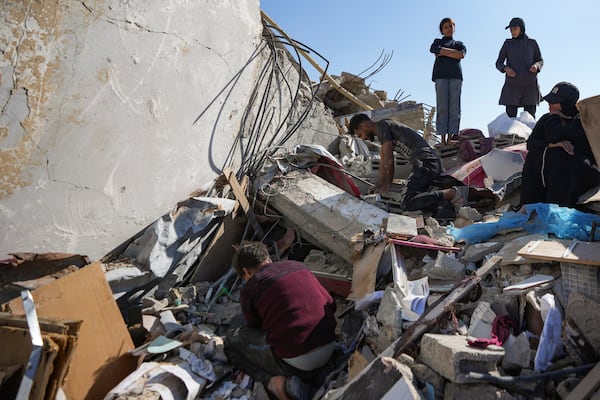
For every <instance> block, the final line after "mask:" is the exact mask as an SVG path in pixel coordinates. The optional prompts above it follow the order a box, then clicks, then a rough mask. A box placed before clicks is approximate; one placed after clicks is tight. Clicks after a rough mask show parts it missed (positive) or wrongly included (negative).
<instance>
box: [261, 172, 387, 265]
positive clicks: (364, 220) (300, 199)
mask: <svg viewBox="0 0 600 400" xmlns="http://www.w3.org/2000/svg"><path fill="white" fill-rule="evenodd" d="M273 189H274V190H275V192H276V194H274V195H272V196H271V197H269V200H268V202H269V205H270V206H273V207H274V208H276V209H277V210H278V211H279V212H280V213H281V214H282V215H284V216H285V217H287V218H289V219H290V220H291V221H292V222H293V223H294V224H295V225H296V226H297V227H298V229H299V230H300V231H301V233H302V235H303V236H304V237H306V238H307V239H308V240H309V241H311V242H313V243H315V244H318V245H319V246H320V247H323V248H326V249H327V250H329V251H332V252H333V253H335V254H337V255H338V256H340V257H342V258H344V259H345V260H347V261H350V262H353V260H354V259H355V258H356V256H358V255H359V253H360V251H361V250H362V246H359V247H358V249H357V247H356V244H355V243H353V240H352V239H353V237H354V236H355V235H357V234H360V233H363V232H364V231H365V230H372V231H373V232H378V231H380V230H381V229H385V227H386V223H387V222H386V221H387V218H388V213H387V212H386V211H384V210H382V209H380V208H378V207H376V206H374V205H372V204H369V203H367V202H365V201H362V200H360V199H358V198H356V197H354V196H352V195H350V194H348V193H346V192H345V191H343V190H342V189H340V188H338V187H337V186H335V185H332V184H330V183H329V182H327V181H325V180H324V179H322V178H320V177H318V176H316V175H314V174H311V173H309V172H305V171H301V170H297V171H292V172H290V173H289V174H287V175H286V177H285V179H282V180H280V181H279V182H277V183H274V184H273Z"/></svg>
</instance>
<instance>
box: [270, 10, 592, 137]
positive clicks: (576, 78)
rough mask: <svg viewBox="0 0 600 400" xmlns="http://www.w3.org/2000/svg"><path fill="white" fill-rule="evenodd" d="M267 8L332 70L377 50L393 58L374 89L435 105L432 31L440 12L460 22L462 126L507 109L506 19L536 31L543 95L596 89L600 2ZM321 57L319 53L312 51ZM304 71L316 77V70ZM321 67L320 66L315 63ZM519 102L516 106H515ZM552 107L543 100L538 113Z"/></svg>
mask: <svg viewBox="0 0 600 400" xmlns="http://www.w3.org/2000/svg"><path fill="white" fill-rule="evenodd" d="M260 3H261V9H262V10H263V11H264V12H265V13H267V15H269V16H270V17H271V18H272V19H273V20H274V21H275V22H276V23H277V24H278V25H279V26H280V27H281V28H282V29H283V30H284V31H285V32H286V33H287V34H288V35H289V36H290V37H292V38H293V39H295V40H297V41H299V42H302V43H304V44H306V45H307V46H309V47H311V48H313V49H314V50H315V51H317V52H319V53H320V54H321V55H323V56H324V57H325V58H327V59H328V61H329V69H328V73H329V74H331V75H339V74H340V73H341V72H342V71H346V72H351V73H355V74H357V73H360V72H362V71H363V70H364V69H366V68H367V67H369V66H370V65H371V64H372V63H373V62H375V60H376V59H377V58H378V57H379V55H380V54H381V52H382V51H385V53H391V52H392V51H393V57H392V59H391V61H390V62H389V64H388V65H387V66H386V67H385V69H384V70H383V71H381V72H379V73H378V74H376V75H374V76H373V77H371V78H369V79H368V80H367V84H368V85H369V86H370V87H371V89H373V90H385V91H387V93H388V97H393V96H394V95H395V94H396V93H397V92H398V90H401V91H403V92H404V94H405V95H410V96H409V97H408V100H414V101H416V102H419V103H426V104H430V105H433V106H435V90H434V86H433V85H434V84H433V82H432V81H431V70H432V67H433V62H434V56H433V55H432V54H431V53H430V52H429V47H430V45H431V43H432V42H433V39H435V38H436V37H440V33H439V29H438V25H439V22H440V20H441V19H442V18H444V17H452V18H454V20H455V22H456V32H455V34H454V38H455V39H456V40H461V41H463V42H464V43H465V45H466V47H467V55H466V57H465V58H464V59H463V60H462V67H463V76H464V81H463V89H462V119H461V129H464V128H478V129H481V130H482V131H483V132H484V134H486V135H487V124H488V123H489V122H491V121H492V120H494V119H495V118H496V117H497V116H498V115H500V114H501V113H503V112H504V107H503V106H500V105H498V98H499V97H500V90H501V88H502V84H503V82H504V75H503V74H501V73H499V72H498V71H497V70H496V68H495V62H496V58H497V57H498V51H499V50H500V47H501V46H502V43H503V42H504V40H505V39H507V38H509V37H510V32H509V30H505V29H504V28H505V27H506V26H507V25H508V22H509V21H510V19H511V18H512V17H521V18H523V19H524V20H525V30H526V33H527V34H528V35H529V36H530V37H531V38H533V39H536V40H537V42H538V44H539V46H540V49H541V51H542V57H543V58H544V68H543V69H542V71H541V72H540V74H539V75H538V81H539V84H540V89H541V91H542V95H545V94H546V93H548V92H549V91H550V89H552V86H553V85H554V84H555V83H557V82H560V81H570V82H572V83H574V84H575V85H576V86H577V87H578V88H579V90H580V93H581V96H580V99H584V98H587V97H592V96H596V95H600V72H599V71H600V42H599V41H598V39H597V38H596V36H598V32H597V31H596V29H597V26H599V25H600V23H599V22H598V21H599V18H600V3H598V2H597V1H596V0H594V1H592V0H572V1H556V0H548V1H534V0H532V1H523V0H520V1H513V0H504V1H501V2H496V1H492V2H490V1H481V0H479V1H475V0H471V1H467V0H465V1H460V0H456V1H438V0H430V1H423V0H421V1H406V2H405V1H399V0H387V1H383V0H372V1H369V2H366V1H357V0H344V1H342V0H303V1H285V0H260ZM314 58H315V60H318V57H316V56H315V57H314ZM306 65H307V70H308V71H309V74H310V75H311V77H313V79H316V77H317V76H318V75H316V72H314V70H313V71H311V70H310V69H309V68H311V67H310V65H309V64H308V63H306ZM321 65H322V66H325V64H324V63H323V62H321ZM521 111H522V109H519V112H521ZM547 111H548V104H547V103H546V102H542V103H540V105H539V107H538V112H537V115H536V116H537V118H539V117H540V116H542V115H543V114H544V113H546V112H547Z"/></svg>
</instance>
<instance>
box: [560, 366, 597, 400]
mask: <svg viewBox="0 0 600 400" xmlns="http://www.w3.org/2000/svg"><path fill="white" fill-rule="evenodd" d="M599 388H600V363H598V364H596V366H595V367H594V368H593V369H592V370H591V371H590V372H588V374H587V375H586V376H585V377H584V378H583V379H582V380H581V382H579V384H578V385H577V386H575V389H573V391H572V392H571V393H569V395H568V396H567V399H566V400H579V399H589V398H590V396H591V395H592V394H594V392H596V391H598V389H599Z"/></svg>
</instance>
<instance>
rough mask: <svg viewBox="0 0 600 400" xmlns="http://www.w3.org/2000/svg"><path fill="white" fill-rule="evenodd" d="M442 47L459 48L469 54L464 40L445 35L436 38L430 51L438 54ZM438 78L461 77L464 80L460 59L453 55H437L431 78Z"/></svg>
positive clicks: (433, 79)
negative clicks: (460, 40)
mask: <svg viewBox="0 0 600 400" xmlns="http://www.w3.org/2000/svg"><path fill="white" fill-rule="evenodd" d="M442 47H446V48H449V49H454V50H458V51H460V52H462V53H463V55H464V54H467V48H466V47H465V45H464V44H463V42H459V41H457V40H454V39H452V38H448V37H445V36H444V37H442V38H440V39H435V40H434V41H433V43H432V44H431V48H430V49H429V51H430V52H432V53H433V54H435V55H438V54H440V51H441V50H442ZM436 79H460V80H461V81H462V79H463V75H462V68H461V66H460V60H459V59H455V58H452V57H444V56H441V57H440V56H438V57H436V58H435V62H434V64H433V73H432V74H431V80H432V81H434V82H435V80H436Z"/></svg>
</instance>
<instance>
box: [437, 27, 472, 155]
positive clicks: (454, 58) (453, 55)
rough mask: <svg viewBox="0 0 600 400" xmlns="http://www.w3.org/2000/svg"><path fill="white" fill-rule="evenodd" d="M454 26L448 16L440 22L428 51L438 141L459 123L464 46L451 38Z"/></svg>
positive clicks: (456, 129) (450, 134) (455, 129)
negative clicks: (438, 35)
mask: <svg viewBox="0 0 600 400" xmlns="http://www.w3.org/2000/svg"><path fill="white" fill-rule="evenodd" d="M455 28H456V25H455V24H454V20H453V19H452V18H444V19H442V21H441V22H440V33H441V34H442V38H441V39H435V40H434V41H433V43H432V44H431V48H430V50H429V51H431V52H432V53H433V54H435V63H434V64H433V74H432V77H431V80H432V81H434V82H435V93H436V102H437V119H436V130H437V132H438V134H440V135H441V139H442V144H446V138H447V137H449V136H452V135H454V134H458V131H459V126H460V94H461V90H462V79H463V76H462V68H461V66H460V60H462V59H463V58H465V54H466V53H467V48H466V47H465V45H464V44H463V43H462V42H459V41H457V40H454V38H453V35H454V30H455Z"/></svg>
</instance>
